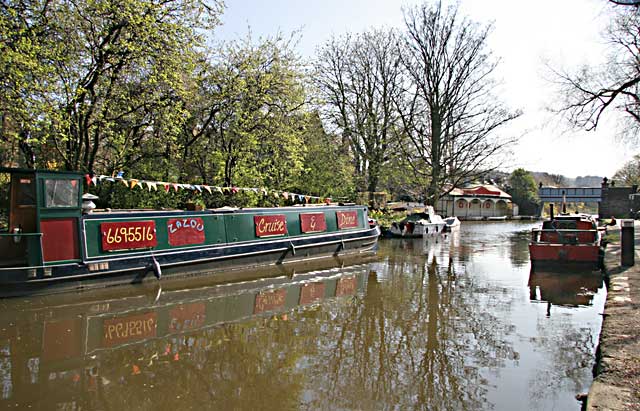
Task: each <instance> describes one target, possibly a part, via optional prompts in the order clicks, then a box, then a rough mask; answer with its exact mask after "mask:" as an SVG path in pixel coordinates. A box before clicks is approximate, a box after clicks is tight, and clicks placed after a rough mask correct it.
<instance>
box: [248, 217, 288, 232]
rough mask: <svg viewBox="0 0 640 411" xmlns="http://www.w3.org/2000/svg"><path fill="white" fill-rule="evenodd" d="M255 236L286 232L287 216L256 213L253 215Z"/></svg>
mask: <svg viewBox="0 0 640 411" xmlns="http://www.w3.org/2000/svg"><path fill="white" fill-rule="evenodd" d="M253 222H254V224H255V226H256V237H269V236H274V235H284V234H287V218H286V217H285V215H284V214H272V215H257V216H254V217H253Z"/></svg>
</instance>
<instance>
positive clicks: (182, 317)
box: [169, 303, 206, 333]
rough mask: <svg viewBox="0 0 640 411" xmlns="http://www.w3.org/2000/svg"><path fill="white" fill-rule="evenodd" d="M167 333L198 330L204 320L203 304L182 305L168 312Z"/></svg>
mask: <svg viewBox="0 0 640 411" xmlns="http://www.w3.org/2000/svg"><path fill="white" fill-rule="evenodd" d="M169 317H170V319H171V320H170V322H169V332H172V333H175V332H181V331H187V330H193V329H196V328H200V327H202V326H203V325H204V321H205V319H206V313H205V306H204V303H193V304H183V305H180V306H178V307H176V308H174V309H172V310H171V311H170V312H169Z"/></svg>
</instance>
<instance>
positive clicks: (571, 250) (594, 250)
mask: <svg viewBox="0 0 640 411" xmlns="http://www.w3.org/2000/svg"><path fill="white" fill-rule="evenodd" d="M599 251H600V248H599V247H598V246H595V245H560V244H531V245H530V246H529V253H530V255H531V260H532V261H554V262H567V263H572V262H575V263H579V262H594V263H595V262H597V261H598V259H599Z"/></svg>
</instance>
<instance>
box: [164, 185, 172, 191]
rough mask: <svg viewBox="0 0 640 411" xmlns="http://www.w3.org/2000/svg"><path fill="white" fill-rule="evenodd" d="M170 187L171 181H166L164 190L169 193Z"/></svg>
mask: <svg viewBox="0 0 640 411" xmlns="http://www.w3.org/2000/svg"><path fill="white" fill-rule="evenodd" d="M169 188H171V186H170V185H169V183H164V192H165V193H168V192H169Z"/></svg>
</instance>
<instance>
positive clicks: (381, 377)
mask: <svg viewBox="0 0 640 411" xmlns="http://www.w3.org/2000/svg"><path fill="white" fill-rule="evenodd" d="M420 241H421V240H414V241H406V240H405V241H403V242H396V243H395V244H393V245H392V246H391V250H389V251H388V252H387V253H386V254H385V259H384V260H383V262H381V263H380V264H379V269H380V270H382V271H385V275H384V276H383V277H384V278H385V281H382V282H380V281H377V278H376V275H377V272H376V271H373V272H371V273H370V276H369V281H368V287H367V293H366V296H365V298H364V301H363V302H362V304H357V305H353V306H352V308H351V312H349V313H346V315H345V316H344V318H336V319H335V320H334V323H335V327H334V330H333V331H335V333H332V332H331V331H330V332H329V334H328V335H327V337H328V338H329V341H335V346H333V345H329V346H328V347H327V348H328V349H326V350H323V351H322V352H320V353H319V357H318V358H319V361H318V362H317V363H316V364H315V371H314V374H313V375H314V381H313V383H312V386H314V387H324V390H323V392H322V395H319V396H317V397H316V398H314V399H313V401H311V402H310V403H309V404H308V405H309V408H312V409H334V408H349V409H353V408H362V409H415V408H427V409H442V410H447V409H451V410H453V409H455V410H463V409H465V410H466V409H468V410H477V409H482V408H490V404H488V403H487V400H486V398H485V394H486V390H487V381H485V380H484V377H483V376H482V373H481V372H480V368H481V367H482V368H486V367H500V366H501V364H502V363H503V362H504V361H508V360H513V359H514V358H516V357H517V354H516V353H515V352H514V350H513V348H512V347H511V345H510V344H509V343H508V342H507V341H506V339H505V336H506V335H508V334H509V333H510V332H511V327H510V326H508V325H504V323H503V322H502V321H497V318H495V316H494V314H493V313H492V311H491V305H492V304H497V303H498V302H497V301H494V302H492V301H484V302H481V301H480V299H482V298H483V297H482V295H481V294H480V293H478V292H477V290H476V285H475V284H474V282H473V280H472V277H468V276H457V275H456V273H457V272H458V271H459V270H462V269H463V267H461V266H457V267H456V266H455V265H454V263H453V259H450V254H449V252H448V250H447V249H446V247H441V249H439V250H437V251H436V254H435V255H432V258H431V259H430V260H429V261H427V259H425V258H424V256H421V255H420V254H419V253H415V252H413V251H415V250H416V249H419V244H420V243H419V242H420ZM398 248H401V249H398ZM402 248H404V249H405V250H406V251H408V252H403V250H402ZM480 306H483V307H486V308H488V309H487V310H484V311H482V312H479V311H478V307H480ZM334 334H335V335H334ZM327 378H329V381H326V380H327Z"/></svg>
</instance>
